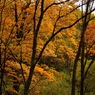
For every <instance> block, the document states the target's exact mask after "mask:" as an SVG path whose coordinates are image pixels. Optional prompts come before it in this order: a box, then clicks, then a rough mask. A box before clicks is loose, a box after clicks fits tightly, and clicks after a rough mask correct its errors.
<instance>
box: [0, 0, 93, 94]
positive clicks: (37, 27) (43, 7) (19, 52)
mask: <svg viewBox="0 0 95 95" xmlns="http://www.w3.org/2000/svg"><path fill="white" fill-rule="evenodd" d="M63 5H65V7H64V6H63ZM0 6H1V8H2V10H3V11H2V12H1V21H0V25H1V27H0V33H1V34H2V37H1V40H0V41H1V44H0V45H1V47H2V48H1V52H0V53H2V54H1V55H0V56H1V59H4V61H2V60H0V61H1V64H2V63H3V64H2V71H1V76H2V78H1V84H0V87H1V88H0V92H1V93H0V95H2V85H3V84H2V82H3V80H4V71H5V65H6V64H7V60H9V59H10V60H13V61H16V62H18V63H19V64H20V68H21V74H22V76H23V84H24V95H28V94H29V91H30V89H29V87H30V85H31V81H32V77H33V72H34V69H35V66H36V64H37V63H38V61H39V59H40V58H41V56H42V54H43V52H44V50H45V48H46V46H47V45H48V44H49V43H50V42H51V40H52V39H53V38H54V37H55V36H56V35H57V34H59V33H60V32H64V31H63V30H65V29H68V28H71V27H72V26H74V25H75V24H76V23H77V22H79V21H80V20H81V19H83V20H84V21H85V19H86V17H88V15H89V14H91V12H92V11H93V10H91V12H88V9H87V13H86V14H84V15H82V16H81V17H78V19H75V21H72V22H70V21H69V19H68V18H67V19H66V20H67V21H64V18H66V16H69V15H70V14H72V13H73V12H74V11H75V10H77V8H78V7H80V6H78V7H76V6H75V5H74V2H72V1H69V0H66V1H61V0H60V1H55V0H50V1H49V3H48V1H47V0H33V1H31V0H18V1H16V0H15V1H11V0H9V1H6V0H2V3H1V5H0ZM81 6H82V5H81ZM66 8H68V11H66V12H65V13H64V10H66ZM55 9H56V10H57V11H54V10H55ZM53 11H54V12H55V13H54V14H53V15H52V14H49V17H50V19H49V21H50V20H51V19H53V22H52V24H53V26H52V27H51V29H50V30H48V31H50V33H49V34H48V36H46V40H45V42H44V43H42V48H41V49H40V52H37V48H38V45H39V41H38V39H39V35H41V34H40V33H41V29H42V28H43V25H42V24H43V23H44V24H45V17H48V16H47V14H48V13H49V12H51V13H52V12H53ZM7 12H8V13H7ZM2 17H3V18H2ZM46 25H47V23H46ZM42 32H43V31H42ZM46 34H47V33H46ZM25 40H28V41H29V42H30V43H29V44H31V49H30V51H28V53H29V55H28V54H27V56H28V57H29V58H30V59H29V60H28V62H29V64H28V65H29V73H28V75H27V78H26V77H25V75H24V69H23V66H22V64H23V63H25V61H24V59H25V56H26V55H25V53H27V51H25V50H27V46H25V45H26V43H25ZM81 40H82V41H83V39H81ZM29 46H30V45H29ZM74 70H76V68H74ZM19 74H20V73H19ZM74 82H75V81H74ZM14 84H15V83H14ZM14 88H16V87H14ZM17 90H18V89H17Z"/></svg>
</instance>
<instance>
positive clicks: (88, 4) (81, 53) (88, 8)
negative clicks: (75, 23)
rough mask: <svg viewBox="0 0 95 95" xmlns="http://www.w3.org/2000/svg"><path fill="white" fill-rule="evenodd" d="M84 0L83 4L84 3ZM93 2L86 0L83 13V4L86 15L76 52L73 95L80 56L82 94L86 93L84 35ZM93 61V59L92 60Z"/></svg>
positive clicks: (84, 14)
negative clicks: (84, 8) (84, 7)
mask: <svg viewBox="0 0 95 95" xmlns="http://www.w3.org/2000/svg"><path fill="white" fill-rule="evenodd" d="M84 3H85V2H84V0H82V5H83V4H84ZM93 3H94V0H92V1H90V0H88V1H87V2H86V11H85V13H83V6H82V16H85V17H84V18H83V19H82V30H81V39H80V43H79V47H78V51H77V54H76V58H75V61H74V67H73V77H72V93H71V95H75V83H76V69H77V63H78V60H79V57H81V62H80V63H81V83H80V95H84V66H85V57H84V50H85V44H84V41H85V40H84V35H85V31H86V29H87V25H88V23H89V22H90V20H92V19H93V17H92V18H91V12H92V11H93ZM91 63H93V61H91Z"/></svg>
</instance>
